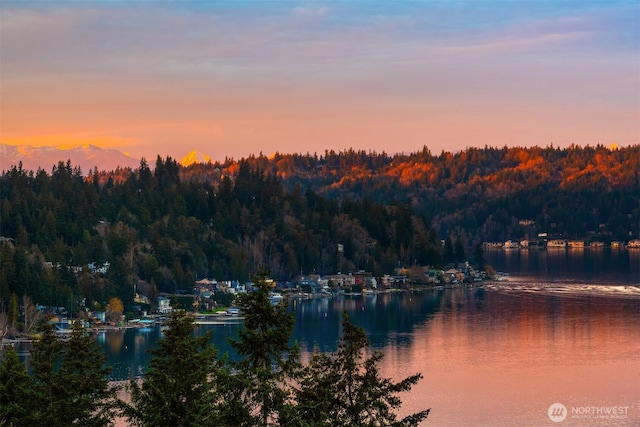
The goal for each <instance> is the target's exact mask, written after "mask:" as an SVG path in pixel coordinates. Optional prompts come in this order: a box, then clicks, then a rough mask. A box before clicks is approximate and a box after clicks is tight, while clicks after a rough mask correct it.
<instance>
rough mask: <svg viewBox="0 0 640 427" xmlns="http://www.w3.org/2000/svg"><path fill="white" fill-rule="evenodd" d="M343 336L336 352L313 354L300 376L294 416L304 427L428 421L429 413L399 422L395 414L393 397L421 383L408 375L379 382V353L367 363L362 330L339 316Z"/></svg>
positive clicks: (398, 426)
mask: <svg viewBox="0 0 640 427" xmlns="http://www.w3.org/2000/svg"><path fill="white" fill-rule="evenodd" d="M342 328H343V336H342V338H341V341H340V345H339V347H338V350H337V351H336V352H335V353H333V354H323V353H320V352H319V351H318V350H317V349H316V350H315V351H314V353H313V355H312V356H311V360H310V361H309V364H308V365H306V366H305V367H304V368H303V370H302V376H301V379H300V387H299V388H298V389H297V392H296V400H297V404H298V408H297V409H298V411H299V413H300V419H301V420H302V422H301V423H300V425H304V426H334V427H338V426H344V427H348V426H349V427H355V426H358V427H374V426H376V427H377V426H394V427H414V426H417V425H419V423H420V422H421V421H423V420H425V419H426V418H427V416H428V415H429V411H430V410H429V409H426V410H423V411H420V412H417V413H415V414H412V415H409V416H407V417H405V418H402V419H400V420H399V419H398V418H397V415H396V414H395V411H396V410H397V409H398V408H399V407H400V405H401V404H402V401H401V400H400V398H399V397H398V396H397V395H398V393H402V392H407V391H410V390H411V388H412V387H413V386H414V385H415V384H416V383H417V382H418V381H419V380H420V379H421V378H422V375H421V374H416V375H412V376H410V377H407V378H405V379H404V380H402V381H400V382H397V383H394V382H393V381H391V380H390V379H388V378H381V377H380V375H379V372H378V368H377V365H378V363H379V362H380V361H381V360H382V358H383V355H382V353H380V352H373V354H372V355H371V356H369V357H366V355H365V350H366V349H367V348H368V347H369V346H370V343H369V340H368V339H367V336H366V334H365V332H364V330H363V329H362V328H359V327H357V326H355V325H354V324H352V323H351V321H350V320H349V316H348V315H347V313H346V312H345V313H344V314H343V322H342Z"/></svg>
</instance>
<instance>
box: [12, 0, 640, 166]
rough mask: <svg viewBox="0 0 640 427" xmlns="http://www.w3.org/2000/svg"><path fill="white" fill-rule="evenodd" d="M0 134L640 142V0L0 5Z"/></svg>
mask: <svg viewBox="0 0 640 427" xmlns="http://www.w3.org/2000/svg"><path fill="white" fill-rule="evenodd" d="M0 26H1V27H0V72H1V74H0V142H2V143H5V144H10V145H62V144H64V145H70V144H94V145H97V146H100V147H103V148H106V147H110V148H115V149H118V150H120V151H123V152H126V153H129V154H130V155H132V156H134V157H136V158H139V157H142V156H145V157H146V158H147V159H149V158H152V159H153V158H155V156H156V155H158V154H159V155H162V156H166V155H169V156H172V157H174V158H178V159H180V158H181V157H183V156H184V155H186V154H187V153H188V152H189V151H191V150H197V151H198V152H201V153H204V154H206V155H209V156H211V157H212V158H213V159H214V160H221V159H224V158H225V157H234V158H240V157H246V156H247V155H249V154H251V153H254V154H258V153H259V152H262V153H264V154H267V155H268V154H271V153H273V152H275V151H279V152H281V153H292V152H301V153H307V152H309V153H314V152H316V153H318V154H322V153H324V151H325V150H326V149H329V150H330V149H333V150H342V149H346V148H349V147H353V148H356V149H365V150H372V151H378V152H381V151H386V152H387V153H396V152H412V151H417V150H419V149H421V148H422V146H424V145H426V146H427V147H429V149H431V151H432V152H434V153H439V152H440V151H441V150H447V151H458V150H462V149H464V148H465V147H469V146H480V147H482V146H485V145H490V146H503V145H509V146H512V145H520V146H531V145H541V146H547V145H549V144H552V143H553V145H554V146H561V147H563V146H567V145H569V144H571V143H575V144H578V145H596V144H598V143H602V144H605V145H610V144H614V143H615V144H618V145H620V146H626V145H632V144H639V143H640V47H639V43H640V2H638V0H630V1H615V0H606V1H605V0H602V1H584V0H581V1H545V0H515V1H506V0H501V1H497V0H475V1H464V2H463V1H426V0H425V1H417V0H416V1H364V0H353V1H338V0H335V1H305V2H296V1H257V0H254V1H249V0H247V1H240V0H234V1H231V0H229V1H204V0H202V1H176V2H171V1H113V0H110V1H106V0H104V1H100V0H94V1H69V2H56V1H41V2H36V1H7V0H3V1H1V2H0Z"/></svg>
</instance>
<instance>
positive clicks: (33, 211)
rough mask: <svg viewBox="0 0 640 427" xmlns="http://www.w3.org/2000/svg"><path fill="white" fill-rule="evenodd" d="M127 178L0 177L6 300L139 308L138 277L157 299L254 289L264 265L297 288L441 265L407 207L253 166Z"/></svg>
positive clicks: (426, 230)
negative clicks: (225, 283)
mask: <svg viewBox="0 0 640 427" xmlns="http://www.w3.org/2000/svg"><path fill="white" fill-rule="evenodd" d="M118 174H119V175H117V174H113V176H110V177H109V178H108V179H107V180H106V181H104V182H102V183H101V182H100V175H99V174H98V173H97V172H95V171H94V173H92V174H90V175H89V176H88V177H84V176H83V174H82V172H81V170H80V169H79V168H74V167H73V166H72V165H71V164H70V163H66V164H64V163H62V162H61V163H59V164H58V165H57V166H56V167H54V168H53V172H52V174H51V175H49V174H47V173H46V172H45V171H43V170H39V171H37V172H33V171H25V170H22V169H21V167H20V166H18V167H15V168H12V169H11V170H10V171H9V172H7V173H5V174H4V176H2V178H1V185H2V209H1V213H0V221H1V222H0V225H1V230H0V235H1V236H2V237H3V242H2V247H1V249H0V250H1V252H0V257H1V261H0V300H1V301H5V302H8V301H9V300H10V298H11V297H12V295H17V296H18V298H20V297H21V296H22V295H29V296H30V297H31V298H32V299H33V301H34V302H37V303H40V304H45V305H56V306H67V307H69V306H70V305H78V304H79V303H80V302H81V301H82V300H84V302H85V304H91V302H92V301H98V302H101V303H103V302H105V301H108V300H109V298H110V297H112V296H119V297H120V298H122V300H123V301H124V303H125V306H127V307H130V305H131V304H132V299H133V288H134V284H138V283H139V280H142V281H143V282H144V283H146V284H148V289H147V290H146V291H147V292H146V293H147V294H150V295H153V294H157V293H158V292H175V291H176V290H179V289H184V290H190V289H191V288H192V287H193V285H194V281H195V280H196V279H197V278H203V277H209V278H217V279H218V280H241V281H245V280H248V279H249V275H250V274H251V273H255V272H256V271H258V269H260V268H261V267H263V266H264V267H266V268H267V269H268V271H269V272H270V274H271V276H272V277H274V278H276V279H279V280H290V279H292V278H294V277H295V276H296V275H299V274H300V273H304V274H309V273H313V272H316V273H318V274H327V273H335V272H338V271H342V272H345V273H346V272H352V271H356V270H361V269H362V270H367V271H369V272H372V273H374V274H383V273H385V272H391V271H392V270H393V268H394V267H396V266H398V265H413V264H419V265H427V264H431V265H434V264H438V263H439V262H440V238H439V236H438V235H437V233H436V232H435V231H434V230H433V229H431V228H430V227H429V224H428V223H427V222H426V221H425V219H424V218H423V217H422V216H419V215H416V214H415V213H414V212H413V211H412V209H411V208H410V207H409V206H407V205H406V204H402V203H392V204H389V205H381V204H378V203H374V202H371V201H370V200H368V199H366V198H365V199H362V200H357V201H354V200H350V199H348V198H344V199H341V200H336V199H326V198H324V197H322V196H320V195H317V194H316V193H315V192H314V191H312V190H305V191H302V190H301V189H300V188H294V189H292V190H287V189H285V187H284V186H283V185H282V183H281V181H280V180H279V179H278V178H277V177H276V176H275V175H274V174H273V173H271V172H266V171H265V170H263V169H258V168H257V167H256V166H252V165H251V163H250V162H246V161H243V162H240V163H238V164H237V171H236V172H235V174H234V176H233V177H230V176H228V175H225V177H224V178H222V179H221V180H220V182H216V183H214V184H215V185H214V184H212V183H210V182H208V181H207V180H193V179H186V178H185V175H184V171H181V168H180V166H179V165H178V164H177V163H176V162H175V161H174V160H172V159H170V158H167V159H161V158H159V157H158V159H157V161H156V164H155V166H154V168H153V170H152V169H151V168H150V167H149V166H148V165H147V164H146V162H144V161H143V162H141V164H140V167H139V168H138V169H136V170H126V171H125V170H121V171H118ZM116 175H117V176H116ZM125 175H126V176H125ZM232 178H233V179H232ZM338 245H341V248H342V249H343V250H341V251H339V250H338ZM105 263H108V264H105ZM107 265H108V268H104V267H105V266H107ZM101 269H103V270H102V272H101Z"/></svg>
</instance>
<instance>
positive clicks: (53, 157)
mask: <svg viewBox="0 0 640 427" xmlns="http://www.w3.org/2000/svg"><path fill="white" fill-rule="evenodd" d="M67 160H71V165H72V166H73V167H76V166H79V167H80V169H81V170H82V173H83V174H84V175H87V174H88V173H89V172H90V171H92V170H93V168H94V167H97V168H98V170H106V171H111V170H114V169H116V167H117V166H120V167H131V168H137V167H138V166H140V160H139V159H135V158H133V157H130V156H128V155H126V154H124V153H122V152H120V151H117V150H113V149H105V148H100V147H96V146H95V145H89V144H85V145H78V146H57V147H52V146H50V147H32V146H28V145H19V146H18V145H6V144H0V172H4V171H7V170H9V169H11V167H13V166H18V164H19V163H20V162H22V169H26V170H33V171H37V170H38V169H43V170H45V171H46V172H47V173H50V172H51V170H52V168H53V166H54V165H57V164H58V162H61V161H62V162H65V163H66V162H67Z"/></svg>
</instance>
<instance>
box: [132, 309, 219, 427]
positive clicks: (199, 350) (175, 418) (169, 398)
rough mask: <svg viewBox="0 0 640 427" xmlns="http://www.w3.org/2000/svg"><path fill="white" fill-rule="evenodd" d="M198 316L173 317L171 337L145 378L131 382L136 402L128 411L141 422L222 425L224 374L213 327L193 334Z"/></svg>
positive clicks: (157, 351)
mask: <svg viewBox="0 0 640 427" xmlns="http://www.w3.org/2000/svg"><path fill="white" fill-rule="evenodd" d="M194 328H195V324H194V318H193V316H191V315H188V314H187V313H186V312H185V311H183V310H176V311H174V312H172V313H171V315H170V316H169V321H168V323H167V325H166V329H165V337H164V338H162V339H160V340H159V341H158V347H157V348H154V349H152V350H149V353H151V355H152V356H153V357H152V359H151V362H150V363H149V368H148V369H147V372H146V374H145V376H144V378H143V379H142V380H141V381H140V382H138V381H137V380H132V381H131V382H130V384H129V391H130V393H131V403H130V404H124V410H123V414H124V416H125V417H127V418H128V419H129V421H130V422H131V424H132V425H135V426H154V427H162V426H167V427H169V426H171V427H174V426H181V427H182V426H184V427H190V426H192V427H196V426H202V427H205V426H218V425H221V424H220V422H219V419H218V411H217V407H218V406H219V404H220V402H219V396H220V395H219V394H218V393H217V386H218V385H219V380H220V379H221V378H222V376H221V375H219V374H220V372H222V368H220V364H219V362H218V359H217V351H216V350H215V348H214V347H213V345H212V344H210V343H209V341H210V340H211V334H212V331H209V332H208V333H206V334H204V335H203V336H200V337H197V336H194V335H193V330H194Z"/></svg>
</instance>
